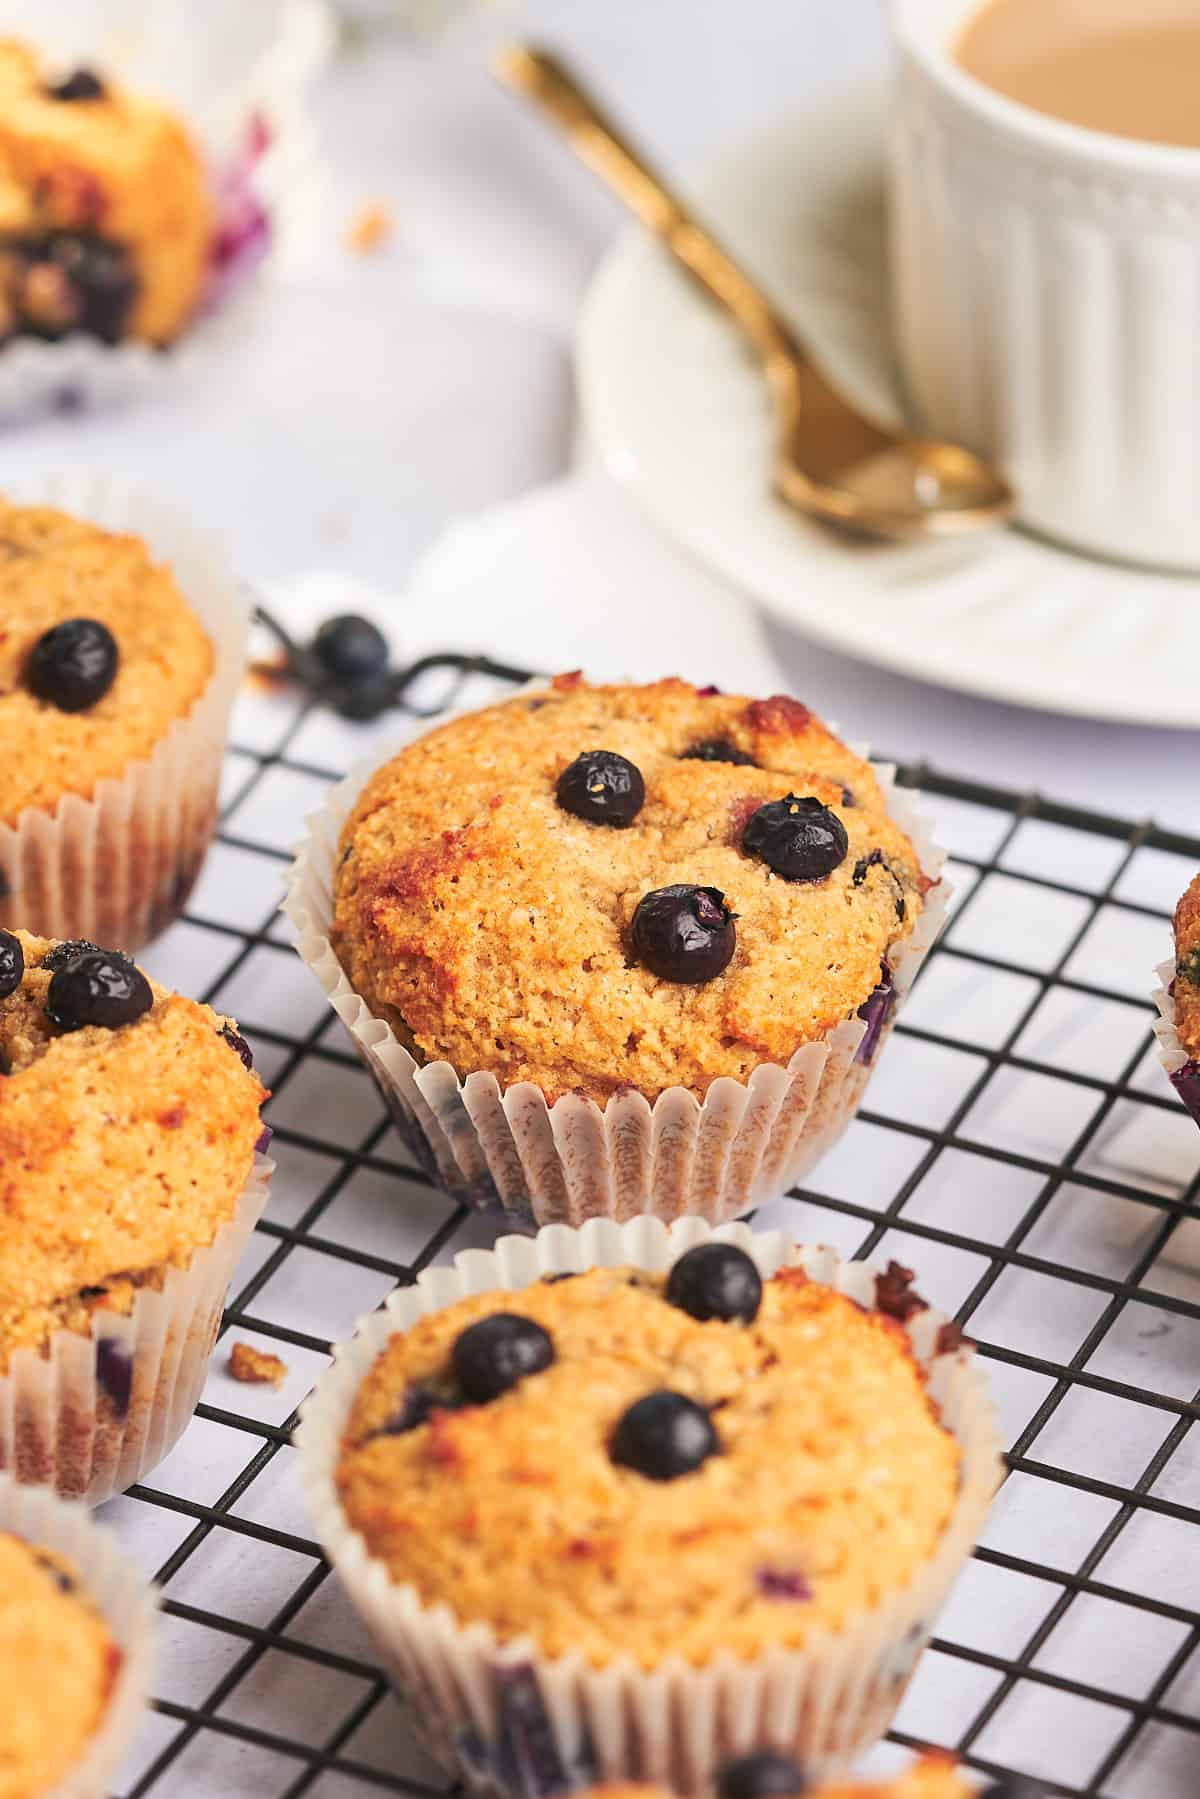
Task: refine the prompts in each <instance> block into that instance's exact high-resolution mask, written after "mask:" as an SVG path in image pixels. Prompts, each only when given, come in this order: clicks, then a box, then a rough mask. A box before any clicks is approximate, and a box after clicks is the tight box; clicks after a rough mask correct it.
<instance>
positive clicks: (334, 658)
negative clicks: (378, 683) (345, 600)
mask: <svg viewBox="0 0 1200 1799" xmlns="http://www.w3.org/2000/svg"><path fill="white" fill-rule="evenodd" d="M312 650H313V655H314V656H315V657H316V659H317V661H318V662H319V663H320V664H321V667H322V668H323V669H324V671H325V673H326V674H327V675H332V677H333V679H334V680H335V681H341V682H344V683H345V684H346V685H347V686H348V687H356V686H358V684H359V683H360V682H362V681H369V680H370V679H371V678H372V676H374V675H381V674H382V673H383V671H384V669H385V668H386V667H387V665H388V642H387V638H386V637H385V636H384V634H383V632H382V631H381V630H380V629H379V628H378V626H377V625H373V624H372V623H371V621H370V619H369V618H360V617H359V616H358V614H357V613H356V612H343V613H342V614H340V616H339V617H337V618H327V619H326V620H325V623H324V624H323V625H322V626H321V628H320V630H319V631H318V632H317V634H316V636H315V637H314V638H313V641H312Z"/></svg>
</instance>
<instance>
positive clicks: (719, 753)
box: [680, 737, 758, 768]
mask: <svg viewBox="0 0 1200 1799" xmlns="http://www.w3.org/2000/svg"><path fill="white" fill-rule="evenodd" d="M680 761H681V762H734V763H736V764H737V766H738V767H739V768H757V767H758V764H757V763H756V762H755V760H754V757H753V756H751V755H748V754H747V752H746V751H745V750H739V748H738V746H737V744H736V743H730V741H729V739H728V738H727V737H703V738H701V740H700V742H699V743H694V744H693V745H692V747H691V749H690V750H684V752H683V755H682V756H681V757H680Z"/></svg>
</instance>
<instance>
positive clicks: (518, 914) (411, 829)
mask: <svg viewBox="0 0 1200 1799" xmlns="http://www.w3.org/2000/svg"><path fill="white" fill-rule="evenodd" d="M596 750H604V751H608V752H615V753H616V754H617V755H618V756H620V757H622V758H625V759H626V760H627V761H628V762H631V763H632V764H633V765H634V766H635V768H636V770H637V771H639V772H640V775H641V777H642V779H643V781H644V787H645V799H644V803H643V804H642V805H641V807H640V809H639V810H638V811H637V813H636V816H635V817H633V819H632V821H631V822H630V823H629V824H628V825H627V826H626V827H625V828H620V829H614V828H611V827H609V826H606V825H605V824H602V823H595V822H592V821H590V820H589V819H586V818H581V817H579V816H576V815H574V814H573V813H572V812H571V811H569V810H567V809H565V808H564V806H563V805H561V804H560V803H559V800H558V797H557V787H558V783H559V780H560V777H562V776H563V773H564V770H566V769H567V768H568V766H569V765H570V764H572V763H573V762H574V760H575V759H576V758H577V757H579V756H580V755H581V754H583V753H585V752H591V751H596ZM714 750H715V751H716V752H717V753H718V754H719V755H720V756H721V757H722V758H723V759H714V757H713V755H712V752H713V751H714ZM731 752H732V754H733V755H734V756H736V758H737V759H736V760H732V759H728V758H729V756H730V753H731ZM789 796H797V797H798V798H799V800H800V802H801V803H804V802H808V801H811V802H812V803H813V804H814V805H817V804H818V803H819V807H820V808H821V809H823V810H824V811H825V812H827V813H831V814H833V815H834V820H835V826H836V825H837V823H838V821H840V827H841V828H842V829H843V830H844V832H845V839H846V847H845V851H844V854H843V855H842V857H841V860H840V861H839V862H838V864H837V866H835V867H834V868H833V869H832V870H831V871H830V872H827V873H825V874H823V875H822V876H821V877H820V878H818V879H813V880H806V879H791V878H784V877H783V876H782V875H780V874H779V873H776V872H774V871H773V870H772V868H771V867H769V866H768V865H767V864H766V862H765V861H764V860H763V859H761V858H760V857H759V856H757V855H754V854H749V853H747V851H746V849H745V848H744V847H743V836H744V834H745V832H746V830H747V826H748V822H749V821H750V820H751V818H752V817H753V815H754V814H755V813H756V812H757V810H758V809H759V808H760V807H762V806H764V805H765V804H767V803H768V802H773V801H784V800H786V799H788V798H789ZM340 854H341V859H340V864H339V867H338V870H337V875H336V882H335V894H334V901H335V908H334V924H333V932H332V936H333V943H334V948H335V951H336V953H337V955H338V957H339V960H340V961H341V963H342V966H343V967H344V969H345V970H346V973H347V975H348V977H349V979H350V981H351V983H352V985H353V986H354V988H355V990H356V991H357V992H358V993H360V994H361V995H362V997H363V998H364V1000H365V1001H366V1002H367V1004H368V1006H369V1007H370V1008H371V1010H372V1011H373V1012H375V1013H376V1015H377V1016H379V1017H382V1018H384V1019H386V1020H387V1021H388V1022H389V1023H391V1024H392V1026H393V1028H394V1029H395V1030H396V1031H397V1034H398V1035H399V1036H400V1037H401V1039H402V1041H404V1042H406V1043H407V1044H409V1045H410V1047H413V1049H414V1051H415V1053H417V1054H418V1055H419V1056H421V1057H424V1058H425V1059H427V1060H435V1059H439V1058H444V1059H445V1060H446V1061H448V1062H450V1063H451V1065H452V1066H453V1067H454V1068H455V1070H456V1071H457V1072H458V1073H459V1074H460V1076H461V1075H465V1074H468V1073H470V1072H471V1071H472V1070H474V1069H484V1070H487V1071H488V1072H490V1073H492V1074H494V1075H495V1076H496V1078H497V1080H498V1081H499V1082H500V1083H501V1085H502V1086H508V1085H511V1084H512V1083H514V1082H518V1081H532V1082H533V1083H535V1084H536V1085H537V1086H539V1087H540V1088H541V1089H542V1090H543V1092H544V1093H545V1094H546V1096H547V1098H548V1099H551V1100H553V1099H554V1098H556V1097H557V1096H558V1095H559V1094H561V1093H565V1092H569V1091H576V1092H581V1093H584V1094H586V1095H588V1096H589V1097H591V1098H593V1099H596V1100H598V1101H601V1102H603V1101H604V1100H605V1099H607V1098H608V1097H609V1096H610V1095H611V1094H612V1093H614V1092H615V1091H617V1090H618V1089H619V1088H620V1087H622V1086H623V1085H626V1084H628V1085H632V1086H634V1087H636V1088H637V1089H638V1090H639V1091H641V1092H642V1093H644V1094H645V1095H646V1096H647V1097H648V1098H651V1099H653V1098H654V1097H656V1096H657V1094H659V1093H660V1092H662V1090H663V1089H664V1088H667V1087H671V1086H675V1085H682V1086H685V1087H689V1088H690V1089H691V1090H692V1091H693V1092H695V1093H696V1094H698V1095H703V1094H704V1093H705V1092H706V1091H707V1088H708V1087H709V1085H710V1084H711V1082H712V1081H713V1080H714V1079H716V1078H717V1077H718V1076H721V1075H731V1076H734V1077H735V1078H737V1079H741V1080H744V1079H745V1078H746V1077H747V1076H748V1075H749V1074H750V1073H751V1072H752V1071H753V1069H754V1068H755V1067H757V1066H758V1065H759V1064H760V1063H762V1062H766V1061H770V1062H779V1063H786V1062H787V1061H788V1060H789V1058H790V1057H791V1056H792V1055H793V1053H794V1052H795V1051H796V1050H797V1049H798V1048H800V1047H801V1046H802V1045H803V1044H805V1043H808V1042H811V1041H813V1040H814V1039H817V1038H819V1037H821V1036H822V1034H824V1033H825V1032H827V1031H828V1030H830V1029H831V1028H832V1027H834V1026H836V1025H837V1024H838V1023H839V1022H841V1021H842V1020H843V1019H847V1018H851V1017H853V1016H854V1014H855V1012H856V1011H857V1010H858V1008H859V1007H860V1006H862V1005H863V1004H864V1002H865V1001H866V1000H867V999H868V998H869V996H870V995H871V993H872V992H873V990H874V989H875V987H876V986H877V985H878V984H879V982H880V979H881V968H882V964H883V962H884V959H885V957H886V955H887V953H888V951H889V949H891V948H892V947H893V946H894V945H895V944H897V943H898V942H900V941H901V940H903V939H904V938H905V937H906V936H907V935H908V934H909V933H910V932H911V930H912V927H913V924H914V922H915V920H916V918H917V917H918V916H919V914H920V911H921V906H922V898H923V894H924V891H925V890H926V888H927V886H928V884H929V883H928V881H927V880H926V878H925V877H924V876H923V875H922V873H921V870H920V867H919V864H918V860H917V856H916V853H915V851H914V849H913V846H912V844H911V843H910V842H909V840H908V838H907V837H906V836H905V835H904V833H903V832H902V831H901V830H900V829H899V827H898V826H897V825H896V824H895V823H894V822H893V821H892V820H891V818H890V817H889V816H888V814H887V810H886V807H885V805H884V801H883V797H882V794H881V792H880V789H879V785H878V782H877V780H876V778H875V775H874V773H873V771H872V770H871V768H870V767H869V765H868V764H867V763H866V762H864V761H863V760H862V759H861V758H860V757H858V756H855V755H854V754H853V753H852V752H851V751H850V750H848V749H847V748H846V747H845V745H844V744H842V743H841V742H840V741H839V740H838V739H837V738H836V737H834V736H833V735H832V734H831V733H830V732H829V731H828V730H827V729H826V727H825V726H824V725H823V724H822V723H821V722H820V720H819V719H817V718H816V717H815V716H814V715H813V714H812V713H811V712H810V711H809V710H808V708H807V707H805V706H803V705H801V704H800V703H799V702H797V701H795V700H790V699H786V698H781V697H776V698H775V699H771V700H766V701H752V700H748V699H746V698H744V697H742V696H737V695H724V694H718V693H714V692H711V691H708V690H698V689H696V688H695V687H692V686H690V685H689V684H688V683H686V682H683V681H678V680H667V681H660V682H658V683H656V684H653V685H650V686H645V687H634V686H612V687H589V686H588V685H587V684H586V683H584V682H583V681H581V680H580V679H579V678H578V677H577V676H563V677H559V679H558V680H557V681H556V682H555V683H554V684H553V686H552V687H551V688H549V689H547V690H545V691H544V692H541V693H538V694H536V695H533V696H523V697H518V698H515V699H512V700H510V701H507V702H506V703H504V704H501V705H499V706H494V707H491V708H488V709H486V710H484V711H482V712H477V713H472V714H469V715H467V716H465V717H462V718H459V719H456V720H453V721H451V722H450V723H448V724H446V725H444V726H442V727H441V728H439V729H436V730H433V731H431V732H429V733H428V734H426V735H425V736H423V737H421V738H420V739H418V740H417V741H416V742H415V743H413V744H412V745H410V746H409V747H408V748H407V749H405V750H403V751H401V753H400V754H399V756H397V757H396V758H395V759H394V760H393V761H392V762H390V763H389V764H387V765H386V766H385V767H383V768H381V769H380V770H379V771H377V773H376V774H375V775H374V776H373V777H372V778H371V779H370V780H369V781H368V782H367V784H366V786H365V788H364V789H363V791H362V793H361V794H360V796H359V798H358V801H357V803H356V805H355V806H354V808H353V811H352V812H351V814H350V816H349V818H348V819H347V821H346V825H345V828H344V830H343V833H342V838H341V852H340ZM680 883H683V884H691V885H694V886H696V887H700V888H707V889H713V890H716V891H717V892H718V893H719V894H721V895H723V896H724V900H725V903H726V905H727V906H728V908H729V909H731V910H732V912H733V913H734V914H735V915H736V947H735V949H734V951H733V956H732V960H731V961H730V962H729V964H728V966H727V967H725V968H724V970H723V972H720V973H718V974H717V975H716V976H715V978H710V979H705V980H701V981H699V982H690V983H685V982H684V981H681V980H674V979H663V978H660V976H659V974H657V973H655V972H652V970H651V968H650V967H648V966H646V965H645V964H644V962H643V961H642V960H640V959H639V957H638V955H637V953H636V950H635V947H634V941H633V936H634V933H633V925H634V918H635V913H636V912H637V908H638V904H639V901H640V900H642V898H643V897H644V896H645V895H646V894H648V893H650V892H652V891H655V890H658V889H662V888H664V887H668V886H672V885H674V884H680Z"/></svg>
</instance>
